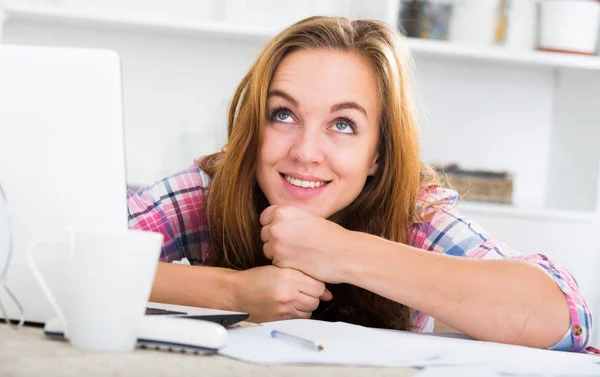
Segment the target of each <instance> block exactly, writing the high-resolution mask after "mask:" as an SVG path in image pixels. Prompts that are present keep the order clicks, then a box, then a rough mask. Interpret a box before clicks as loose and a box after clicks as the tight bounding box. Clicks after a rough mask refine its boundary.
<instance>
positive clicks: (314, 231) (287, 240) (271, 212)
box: [260, 206, 352, 284]
mask: <svg viewBox="0 0 600 377" xmlns="http://www.w3.org/2000/svg"><path fill="white" fill-rule="evenodd" d="M260 223H261V224H262V226H263V227H262V230H261V233H260V236H261V239H262V241H263V242H264V246H263V252H264V254H265V256H266V257H267V258H269V259H271V260H272V261H273V265H275V266H278V267H285V268H293V269H296V270H299V271H302V272H304V273H306V274H308V275H310V276H312V277H314V278H315V279H318V280H320V281H324V282H327V283H333V284H338V283H344V282H345V280H346V279H345V277H344V268H343V263H344V259H345V258H344V253H345V252H346V251H347V250H349V247H348V246H346V245H349V244H351V241H349V239H350V238H351V235H352V232H350V231H348V230H346V229H344V228H342V227H341V226H339V225H337V224H336V223H334V222H332V221H329V220H327V219H324V218H321V217H318V216H314V215H313V214H311V213H309V212H307V211H305V210H302V209H300V208H297V207H292V206H270V207H268V208H267V209H265V210H264V211H263V213H262V214H261V215H260Z"/></svg>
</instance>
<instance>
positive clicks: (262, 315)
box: [234, 266, 332, 323]
mask: <svg viewBox="0 0 600 377" xmlns="http://www.w3.org/2000/svg"><path fill="white" fill-rule="evenodd" d="M234 289H235V292H234V297H235V301H236V306H237V310H240V311H243V312H246V313H249V314H250V318H249V321H251V322H256V323H260V322H269V321H278V320H282V319H294V318H310V317H311V315H312V312H313V311H314V310H315V309H316V308H317V307H318V306H319V302H320V300H323V301H329V300H331V299H332V295H331V292H329V291H328V290H327V289H325V284H324V283H323V282H321V281H318V280H315V279H313V278H311V277H310V276H308V275H305V274H303V273H302V272H300V271H297V270H293V269H289V268H279V267H275V266H263V267H255V268H251V269H249V270H244V271H239V272H238V273H237V276H236V277H235V279H234Z"/></svg>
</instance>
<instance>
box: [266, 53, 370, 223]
mask: <svg viewBox="0 0 600 377" xmlns="http://www.w3.org/2000/svg"><path fill="white" fill-rule="evenodd" d="M267 109H268V110H267V115H266V122H265V129H264V133H263V144H262V148H261V150H260V154H259V162H258V168H257V173H256V175H257V177H256V178H257V180H258V184H259V185H260V188H261V189H262V191H263V193H264V194H265V196H266V198H267V200H268V201H269V203H270V204H271V205H293V206H296V207H300V208H302V209H305V210H307V211H309V212H311V213H313V214H314V215H317V216H321V217H329V216H331V215H332V214H334V213H336V212H338V211H340V210H341V209H343V208H344V207H346V206H348V205H349V204H350V203H351V202H352V201H353V200H354V199H356V197H357V196H358V194H359V193H360V192H361V190H362V189H363V187H364V185H365V181H366V179H367V176H369V175H373V174H375V171H376V169H377V157H378V155H377V142H378V139H379V118H380V99H379V96H378V93H377V84H376V81H375V75H374V73H373V71H372V70H371V68H370V66H369V65H368V62H367V61H366V60H364V58H361V57H360V56H359V55H357V54H353V53H348V52H341V51H336V50H326V49H319V50H299V51H295V52H293V53H291V54H290V55H288V56H287V57H286V58H285V59H284V60H283V61H282V62H281V64H280V65H279V67H278V68H277V70H276V71H275V75H274V77H273V80H272V82H271V85H270V87H269V92H268V99H267Z"/></svg>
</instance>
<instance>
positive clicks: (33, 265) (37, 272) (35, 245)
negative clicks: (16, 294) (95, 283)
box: [27, 241, 68, 337]
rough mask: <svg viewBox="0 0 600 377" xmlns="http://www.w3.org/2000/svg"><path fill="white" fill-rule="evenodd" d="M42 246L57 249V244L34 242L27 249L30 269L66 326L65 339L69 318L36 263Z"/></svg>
mask: <svg viewBox="0 0 600 377" xmlns="http://www.w3.org/2000/svg"><path fill="white" fill-rule="evenodd" d="M41 246H54V247H56V243H54V242H46V241H41V242H34V243H33V244H31V245H30V246H29V247H28V248H27V262H28V263H29V268H30V269H31V272H33V276H34V277H35V279H36V280H37V282H38V284H39V285H40V288H42V291H43V292H44V295H46V297H47V298H48V301H50V305H52V309H54V312H55V313H56V315H57V316H58V318H59V319H60V320H61V321H62V323H64V324H65V337H67V328H68V326H67V318H66V317H65V315H64V311H63V310H62V309H61V307H60V306H59V305H58V302H57V301H56V300H55V299H54V296H53V295H52V292H50V288H49V287H48V284H46V280H44V276H43V275H42V273H41V272H40V270H39V268H38V266H37V263H36V261H35V252H36V250H37V249H38V248H40V247H41Z"/></svg>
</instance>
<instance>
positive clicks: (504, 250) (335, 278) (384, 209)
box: [129, 17, 591, 351]
mask: <svg viewBox="0 0 600 377" xmlns="http://www.w3.org/2000/svg"><path fill="white" fill-rule="evenodd" d="M409 60H410V57H409V53H408V49H407V46H406V44H405V42H404V41H403V39H402V38H401V37H400V36H399V35H398V34H397V33H396V32H395V31H393V30H392V29H390V28H389V27H387V26H385V25H384V24H383V23H380V22H376V21H364V20H358V21H349V20H346V19H343V18H330V17H313V18H309V19H306V20H304V21H301V22H298V23H297V24H295V25H293V26H291V27H289V28H288V29H286V30H284V31H283V32H281V33H280V34H279V35H277V36H276V37H275V38H274V39H273V40H272V41H271V42H270V43H269V44H268V45H267V46H266V47H265V48H264V50H263V52H262V53H261V54H260V55H259V57H258V59H257V60H256V62H255V63H254V65H253V66H252V68H251V69H250V71H249V72H248V73H247V74H246V76H245V77H244V78H243V79H242V81H241V83H240V84H239V86H238V88H237V90H236V92H235V94H234V96H233V101H232V104H231V107H230V110H229V120H228V143H227V145H226V147H225V148H224V149H223V151H222V152H221V153H216V154H213V155H210V156H206V157H204V158H200V159H198V161H196V163H195V164H194V165H192V166H191V167H190V168H189V169H187V170H185V171H183V172H180V173H178V174H175V175H173V176H171V177H168V178H165V179H163V180H162V181H159V182H157V183H155V184H154V185H152V186H150V187H147V188H142V189H141V190H139V191H138V192H137V193H133V192H130V193H129V209H130V226H131V228H135V229H144V230H149V231H156V232H161V233H163V234H164V236H165V244H164V248H163V254H162V257H161V262H165V263H160V264H159V268H158V270H157V273H156V279H155V282H154V286H153V289H152V296H151V299H152V300H153V301H159V302H167V303H173V304H182V305H193V306H201V307H212V308H221V309H229V310H236V311H244V312H247V313H250V316H251V317H250V318H251V320H253V321H257V322H263V321H271V320H280V319H286V318H287V319H289V318H315V319H323V320H337V321H346V322H351V323H356V324H361V325H365V326H373V327H384V328H396V329H405V330H414V331H431V330H432V328H433V318H436V319H438V320H440V321H442V322H444V323H446V324H448V325H450V326H451V327H453V328H455V329H457V330H458V331H461V332H463V333H466V334H468V335H470V336H472V337H474V338H476V339H482V340H489V341H497V342H504V343H513V344H521V345H527V346H532V347H540V348H552V349H561V350H573V351H582V350H583V349H584V347H585V345H586V343H587V341H588V336H589V331H590V327H591V317H590V311H589V308H588V306H587V304H586V302H585V300H584V299H583V297H582V296H581V293H580V291H579V288H578V286H577V283H576V282H575V280H574V278H573V277H572V276H571V275H570V274H569V273H568V272H567V271H566V270H564V269H563V268H561V267H559V266H558V265H557V264H556V263H555V262H554V261H552V260H551V259H549V258H547V257H545V256H544V255H541V254H530V255H521V254H518V253H517V252H515V251H514V250H513V249H512V248H511V247H510V246H509V245H508V244H506V243H504V242H499V241H497V240H495V239H494V238H492V237H490V236H489V235H488V234H487V233H486V232H485V231H484V230H482V229H481V228H480V227H479V226H477V225H476V224H474V223H473V222H472V221H470V220H468V219H466V218H464V217H463V216H461V215H460V214H459V213H458V212H457V211H456V210H455V209H454V208H453V206H454V204H455V202H456V200H457V194H456V193H455V192H453V191H450V190H448V189H443V188H441V187H440V186H439V185H437V184H436V183H437V181H436V177H435V174H434V173H433V172H432V170H431V169H430V168H428V167H427V166H426V165H424V164H422V163H421V162H420V160H419V142H418V135H417V124H416V120H415V115H414V108H413V104H412V102H411V94H412V93H411V89H410V80H409V79H410V74H411V68H410V65H409ZM183 258H186V259H187V260H188V261H190V262H191V266H190V265H182V264H172V263H169V262H172V261H176V260H182V259H183Z"/></svg>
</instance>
